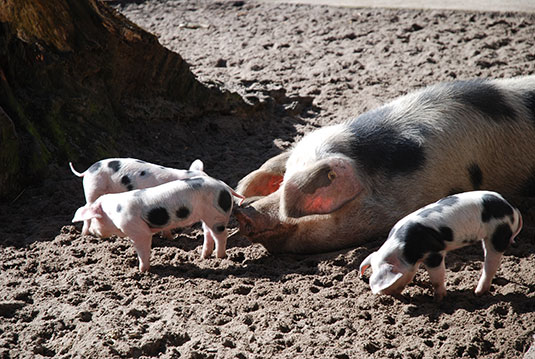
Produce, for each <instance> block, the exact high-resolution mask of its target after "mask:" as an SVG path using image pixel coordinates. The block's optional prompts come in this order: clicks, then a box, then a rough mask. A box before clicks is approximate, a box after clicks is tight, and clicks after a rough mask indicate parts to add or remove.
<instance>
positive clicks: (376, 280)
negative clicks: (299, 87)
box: [370, 262, 403, 294]
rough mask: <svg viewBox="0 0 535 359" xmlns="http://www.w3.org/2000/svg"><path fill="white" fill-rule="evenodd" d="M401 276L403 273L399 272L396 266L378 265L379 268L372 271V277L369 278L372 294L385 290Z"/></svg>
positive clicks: (388, 264) (385, 263)
mask: <svg viewBox="0 0 535 359" xmlns="http://www.w3.org/2000/svg"><path fill="white" fill-rule="evenodd" d="M402 276H403V273H402V272H401V271H399V268H397V266H395V265H392V264H390V263H387V262H384V263H381V265H379V268H377V269H374V271H373V274H372V276H371V277H370V287H371V288H372V292H373V294H377V293H379V292H381V291H382V290H384V289H387V288H388V287H390V286H391V285H392V284H394V283H395V282H396V281H397V280H398V279H399V278H401V277H402Z"/></svg>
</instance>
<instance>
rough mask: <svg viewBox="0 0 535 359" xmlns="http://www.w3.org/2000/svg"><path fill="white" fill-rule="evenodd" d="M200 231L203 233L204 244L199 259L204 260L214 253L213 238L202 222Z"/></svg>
mask: <svg viewBox="0 0 535 359" xmlns="http://www.w3.org/2000/svg"><path fill="white" fill-rule="evenodd" d="M202 230H203V232H204V243H203V245H202V254H201V257H202V258H204V259H206V258H209V257H210V255H212V252H213V251H214V246H215V242H214V237H213V236H212V231H211V230H210V228H209V227H208V226H207V225H206V223H204V222H202Z"/></svg>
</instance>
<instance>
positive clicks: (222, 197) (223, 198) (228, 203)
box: [217, 190, 232, 212]
mask: <svg viewBox="0 0 535 359" xmlns="http://www.w3.org/2000/svg"><path fill="white" fill-rule="evenodd" d="M217 204H218V205H219V207H220V208H221V209H222V210H223V212H228V211H229V210H230V208H231V207H232V197H231V196H230V193H228V191H226V190H223V191H221V192H219V198H218V200H217Z"/></svg>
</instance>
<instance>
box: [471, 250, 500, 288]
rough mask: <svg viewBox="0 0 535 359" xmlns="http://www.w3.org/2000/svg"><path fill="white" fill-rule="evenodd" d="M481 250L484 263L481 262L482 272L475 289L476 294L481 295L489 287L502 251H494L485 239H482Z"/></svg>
mask: <svg viewBox="0 0 535 359" xmlns="http://www.w3.org/2000/svg"><path fill="white" fill-rule="evenodd" d="M483 250H484V252H485V263H484V264H483V273H482V274H481V278H479V283H477V287H476V290H475V293H476V295H482V294H483V293H485V292H487V291H488V290H489V289H490V283H491V282H492V278H494V275H495V274H496V272H497V271H498V267H499V266H500V260H501V259H502V255H503V253H502V252H498V251H496V250H495V249H494V248H492V245H491V244H490V243H488V242H487V241H486V240H485V241H483Z"/></svg>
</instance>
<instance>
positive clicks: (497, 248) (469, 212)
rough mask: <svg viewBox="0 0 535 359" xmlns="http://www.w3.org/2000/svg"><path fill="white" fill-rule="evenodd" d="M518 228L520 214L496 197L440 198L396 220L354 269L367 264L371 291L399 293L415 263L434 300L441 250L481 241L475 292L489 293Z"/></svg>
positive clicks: (440, 283)
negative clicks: (428, 282)
mask: <svg viewBox="0 0 535 359" xmlns="http://www.w3.org/2000/svg"><path fill="white" fill-rule="evenodd" d="M521 229H522V216H521V215H520V211H518V209H516V208H513V207H512V206H511V205H510V204H509V203H508V202H507V201H506V200H505V199H504V198H503V197H502V196H501V195H500V194H498V193H496V192H490V191H472V192H464V193H460V194H456V195H452V196H448V197H445V198H443V199H441V200H439V201H438V202H435V203H432V204H430V205H428V206H425V207H423V208H421V209H419V210H417V211H415V212H413V213H411V214H409V215H408V216H406V217H404V218H402V219H401V220H400V221H399V222H397V223H396V225H395V226H394V227H393V228H392V230H391V231H390V234H389V235H388V238H387V240H386V242H385V243H384V244H383V245H382V246H381V248H379V250H378V251H376V252H373V253H372V254H370V255H369V256H368V257H367V258H366V259H364V261H363V262H362V263H361V265H360V276H362V275H363V274H364V271H365V270H366V268H368V267H369V266H371V267H372V269H373V273H372V275H371V277H370V286H371V289H372V291H373V293H375V294H377V293H380V294H390V295H400V294H401V291H402V290H403V288H404V287H405V286H406V285H407V284H408V283H409V282H410V281H412V279H413V278H414V275H415V274H416V271H417V270H418V267H419V266H420V264H421V263H423V264H424V266H425V267H426V268H427V271H428V273H429V278H430V280H431V283H432V285H433V289H434V295H435V299H436V300H438V301H440V300H441V299H442V298H443V297H444V296H445V295H446V287H445V285H444V277H445V266H444V256H445V255H446V252H448V251H451V250H454V249H457V248H460V247H464V246H467V245H470V244H473V243H476V242H478V241H480V240H482V241H483V249H484V253H485V263H484V266H483V273H482V275H481V278H480V279H479V283H478V284H477V287H476V290H475V293H476V295H481V294H483V293H485V292H486V291H488V290H489V288H490V283H491V281H492V278H493V277H494V275H495V274H496V271H497V270H498V267H499V265H500V260H501V257H502V255H503V252H504V251H505V249H506V248H507V247H508V246H509V244H510V243H511V242H513V240H514V238H515V237H516V236H517V235H518V233H519V232H520V230H521Z"/></svg>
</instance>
